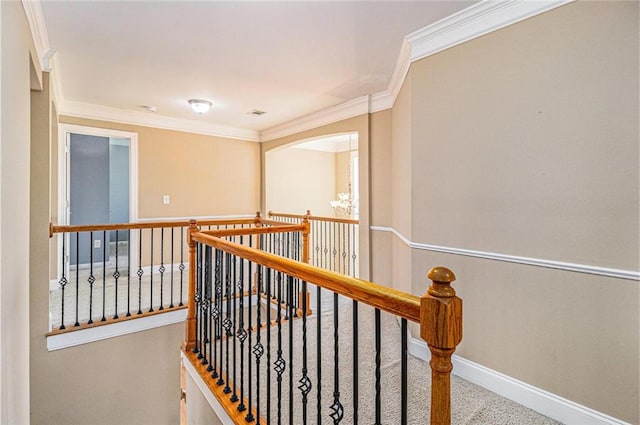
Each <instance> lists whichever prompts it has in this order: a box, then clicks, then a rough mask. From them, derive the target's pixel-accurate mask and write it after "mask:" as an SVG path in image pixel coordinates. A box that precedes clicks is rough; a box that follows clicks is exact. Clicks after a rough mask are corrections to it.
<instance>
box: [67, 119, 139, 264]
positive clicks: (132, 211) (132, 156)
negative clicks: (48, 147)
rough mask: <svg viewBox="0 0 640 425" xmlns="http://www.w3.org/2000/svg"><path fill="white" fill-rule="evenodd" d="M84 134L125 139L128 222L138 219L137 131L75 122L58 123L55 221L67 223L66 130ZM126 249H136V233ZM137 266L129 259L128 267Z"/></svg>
mask: <svg viewBox="0 0 640 425" xmlns="http://www.w3.org/2000/svg"><path fill="white" fill-rule="evenodd" d="M71 133H73V134H87V135H91V136H100V137H109V138H111V137H115V138H123V139H129V222H132V223H135V222H137V221H138V133H133V132H130V131H120V130H111V129H107V128H99V127H87V126H82V125H75V124H64V123H60V124H58V222H59V224H68V215H67V203H66V201H67V192H68V183H69V179H70V176H69V175H68V164H67V152H66V141H67V135H68V134H71ZM129 244H130V245H129V249H131V250H132V252H137V249H138V237H137V236H136V235H134V236H132V238H131V240H130V241H129ZM61 252H62V241H61V238H58V256H57V258H58V264H60V263H61V261H62V258H61V257H60V255H61ZM134 266H135V268H137V267H138V264H137V258H134V259H133V260H132V262H131V267H134Z"/></svg>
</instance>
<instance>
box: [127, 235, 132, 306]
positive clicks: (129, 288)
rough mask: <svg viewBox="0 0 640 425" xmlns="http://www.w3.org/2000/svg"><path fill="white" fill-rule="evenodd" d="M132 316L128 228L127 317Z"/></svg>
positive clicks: (128, 236) (129, 236) (129, 237)
mask: <svg viewBox="0 0 640 425" xmlns="http://www.w3.org/2000/svg"><path fill="white" fill-rule="evenodd" d="M129 316H131V229H128V230H127V317H129Z"/></svg>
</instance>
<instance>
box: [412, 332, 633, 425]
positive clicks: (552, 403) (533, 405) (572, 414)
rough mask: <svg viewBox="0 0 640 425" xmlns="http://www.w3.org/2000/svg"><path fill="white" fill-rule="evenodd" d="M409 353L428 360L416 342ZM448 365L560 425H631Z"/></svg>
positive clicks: (463, 364) (465, 363) (500, 377)
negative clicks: (562, 424)
mask: <svg viewBox="0 0 640 425" xmlns="http://www.w3.org/2000/svg"><path fill="white" fill-rule="evenodd" d="M409 353H410V354H411V355H412V356H415V357H417V358H419V359H422V360H424V361H429V360H430V359H431V354H430V353H429V348H428V347H427V344H426V343H425V342H424V341H422V340H419V339H417V338H413V337H410V338H409ZM451 362H452V363H453V373H454V374H455V375H456V376H459V377H460V378H462V379H465V380H467V381H469V382H472V383H474V384H476V385H479V386H481V387H483V388H486V389H488V390H489V391H492V392H494V393H496V394H498V395H501V396H502V397H505V398H507V399H509V400H512V401H515V402H516V403H518V404H521V405H523V406H525V407H528V408H529V409H532V410H535V411H536V412H538V413H541V414H543V415H545V416H548V417H550V418H551V419H554V420H556V421H559V422H561V423H565V424H580V425H630V424H628V423H627V422H624V421H621V420H619V419H616V418H613V417H611V416H609V415H606V414H604V413H601V412H598V411H596V410H593V409H591V408H589V407H587V406H583V405H581V404H578V403H575V402H573V401H571V400H567V399H566V398H563V397H560V396H558V395H555V394H553V393H550V392H548V391H545V390H543V389H540V388H537V387H534V386H533V385H529V384H527V383H526V382H522V381H519V380H517V379H514V378H512V377H510V376H507V375H504V374H502V373H500V372H496V371H495V370H492V369H489V368H487V367H484V366H482V365H480V364H478V363H474V362H472V361H470V360H467V359H465V358H462V357H460V356H457V355H454V356H453V357H452V359H451Z"/></svg>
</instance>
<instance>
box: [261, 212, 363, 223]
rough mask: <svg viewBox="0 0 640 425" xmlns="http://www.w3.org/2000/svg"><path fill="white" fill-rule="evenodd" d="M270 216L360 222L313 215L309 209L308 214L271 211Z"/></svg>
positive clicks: (335, 221)
mask: <svg viewBox="0 0 640 425" xmlns="http://www.w3.org/2000/svg"><path fill="white" fill-rule="evenodd" d="M269 217H282V218H297V219H304V218H305V217H306V218H307V219H308V220H315V221H328V222H331V223H345V224H358V223H360V222H359V221H358V220H354V219H352V218H338V217H323V216H319V215H311V211H307V214H304V215H302V214H289V213H279V212H273V211H269Z"/></svg>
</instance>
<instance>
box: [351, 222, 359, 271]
mask: <svg viewBox="0 0 640 425" xmlns="http://www.w3.org/2000/svg"><path fill="white" fill-rule="evenodd" d="M350 227H351V233H353V237H352V238H351V240H352V241H353V245H352V247H351V259H352V260H353V270H352V273H351V276H352V277H358V275H359V274H360V273H359V272H358V269H357V268H356V260H357V258H358V255H357V254H356V250H357V249H358V238H356V236H357V233H356V225H355V224H351V225H350Z"/></svg>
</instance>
